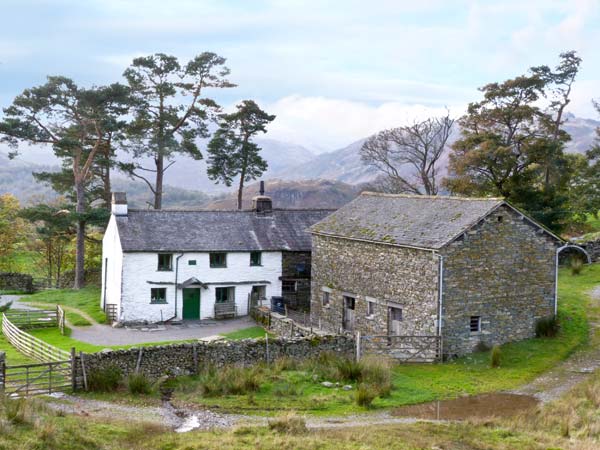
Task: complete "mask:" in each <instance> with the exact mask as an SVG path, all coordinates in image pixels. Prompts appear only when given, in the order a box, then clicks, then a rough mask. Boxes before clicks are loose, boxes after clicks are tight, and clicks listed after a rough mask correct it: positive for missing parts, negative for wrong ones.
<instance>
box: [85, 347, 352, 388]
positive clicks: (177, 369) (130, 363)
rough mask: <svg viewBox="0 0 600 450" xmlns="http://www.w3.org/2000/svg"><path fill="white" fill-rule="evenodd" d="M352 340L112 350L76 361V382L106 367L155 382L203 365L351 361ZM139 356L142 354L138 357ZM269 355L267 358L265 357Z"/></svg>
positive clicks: (189, 371) (188, 371)
mask: <svg viewBox="0 0 600 450" xmlns="http://www.w3.org/2000/svg"><path fill="white" fill-rule="evenodd" d="M354 348H355V344H354V340H353V339H352V338H348V337H344V336H312V337H303V338H296V339H285V338H276V339H269V340H268V345H267V341H266V340H264V339H244V340H239V341H214V342H197V343H185V344H175V345H165V346H156V347H143V348H132V349H128V350H111V351H103V352H99V353H91V354H84V355H83V365H82V359H81V356H77V357H76V360H75V368H76V374H75V376H76V379H77V380H79V381H78V384H80V385H81V380H82V379H83V369H82V367H85V371H86V375H87V376H88V377H89V376H90V374H91V373H93V372H94V371H97V370H102V369H104V368H106V367H109V366H116V367H118V368H120V369H121V371H122V373H123V375H124V376H127V375H128V374H130V373H133V372H135V370H136V367H137V366H138V364H139V371H140V372H141V373H143V374H145V375H146V376H148V377H150V378H153V379H156V378H159V377H161V376H163V375H184V374H193V373H196V372H197V370H198V368H199V367H202V366H203V365H214V366H217V367H220V366H224V365H228V364H236V365H244V366H249V365H253V364H257V363H260V362H265V361H270V362H272V361H275V360H277V359H278V358H281V357H284V356H286V357H290V358H294V359H308V358H312V357H316V356H318V355H319V354H320V353H321V352H335V353H336V354H337V355H342V356H347V357H352V355H353V354H354ZM140 352H141V353H140ZM267 355H268V357H267Z"/></svg>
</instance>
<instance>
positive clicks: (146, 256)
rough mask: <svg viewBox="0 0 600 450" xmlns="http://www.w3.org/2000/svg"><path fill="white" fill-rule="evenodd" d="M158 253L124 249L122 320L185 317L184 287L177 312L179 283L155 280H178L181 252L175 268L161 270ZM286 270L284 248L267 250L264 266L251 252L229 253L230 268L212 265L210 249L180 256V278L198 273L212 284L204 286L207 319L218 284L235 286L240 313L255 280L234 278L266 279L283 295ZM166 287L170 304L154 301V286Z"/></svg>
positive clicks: (203, 306)
mask: <svg viewBox="0 0 600 450" xmlns="http://www.w3.org/2000/svg"><path fill="white" fill-rule="evenodd" d="M157 255H158V253H138V252H135V253H134V252H132V253H129V252H127V253H124V254H123V284H122V308H121V320H122V321H126V322H130V321H142V320H146V321H149V322H158V321H161V320H167V319H171V318H173V317H174V316H175V315H176V316H177V318H179V319H180V318H181V317H182V312H183V300H182V290H181V289H178V290H177V311H176V312H175V286H174V284H167V285H158V284H150V283H148V282H149V281H151V282H154V283H156V282H167V283H175V266H176V260H177V256H178V255H180V253H175V254H173V271H169V272H167V271H158V270H157V265H158V256H157ZM190 260H196V265H195V266H190V265H189V261H190ZM281 273H282V255H281V252H263V253H262V266H250V252H235V253H227V267H226V268H211V267H210V264H209V254H208V253H185V254H184V255H183V256H182V257H181V258H180V259H179V271H178V276H177V278H178V279H177V282H178V283H182V282H183V281H185V280H187V279H189V278H191V277H195V278H197V279H198V280H200V281H201V282H202V283H219V284H215V285H213V284H211V285H209V286H208V288H207V289H200V318H201V319H206V318H210V317H213V316H214V304H215V288H216V287H224V286H234V287H235V300H236V305H237V312H238V314H239V315H245V314H247V313H248V294H249V293H250V291H251V290H252V286H253V285H254V284H261V283H248V284H237V285H234V284H229V283H232V282H236V283H240V282H254V281H261V280H265V281H268V282H269V283H266V284H264V285H265V286H266V295H267V297H271V296H273V295H281V281H280V280H279V277H280V276H281ZM153 287H154V288H157V287H164V288H166V290H167V304H151V303H150V289H151V288H153Z"/></svg>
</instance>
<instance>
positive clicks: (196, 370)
mask: <svg viewBox="0 0 600 450" xmlns="http://www.w3.org/2000/svg"><path fill="white" fill-rule="evenodd" d="M192 351H193V355H194V374H195V375H198V343H197V342H194V343H193V344H192Z"/></svg>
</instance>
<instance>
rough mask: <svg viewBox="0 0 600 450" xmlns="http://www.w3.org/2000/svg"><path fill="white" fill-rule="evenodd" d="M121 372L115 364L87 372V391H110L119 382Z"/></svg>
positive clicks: (114, 388)
mask: <svg viewBox="0 0 600 450" xmlns="http://www.w3.org/2000/svg"><path fill="white" fill-rule="evenodd" d="M122 379H123V373H122V372H121V369H119V368H118V367H117V366H114V365H113V366H107V367H104V368H102V369H98V370H93V371H91V372H90V373H89V374H88V377H87V380H88V391H92V392H111V391H114V390H116V389H117V388H118V387H119V385H120V384H121V380H122Z"/></svg>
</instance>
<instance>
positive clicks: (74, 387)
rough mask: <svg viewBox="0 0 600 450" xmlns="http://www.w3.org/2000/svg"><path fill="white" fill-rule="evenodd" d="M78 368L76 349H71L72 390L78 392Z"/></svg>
mask: <svg viewBox="0 0 600 450" xmlns="http://www.w3.org/2000/svg"><path fill="white" fill-rule="evenodd" d="M76 372H77V366H76V365H75V347H71V390H72V391H73V392H75V391H76V390H77V373H76Z"/></svg>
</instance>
